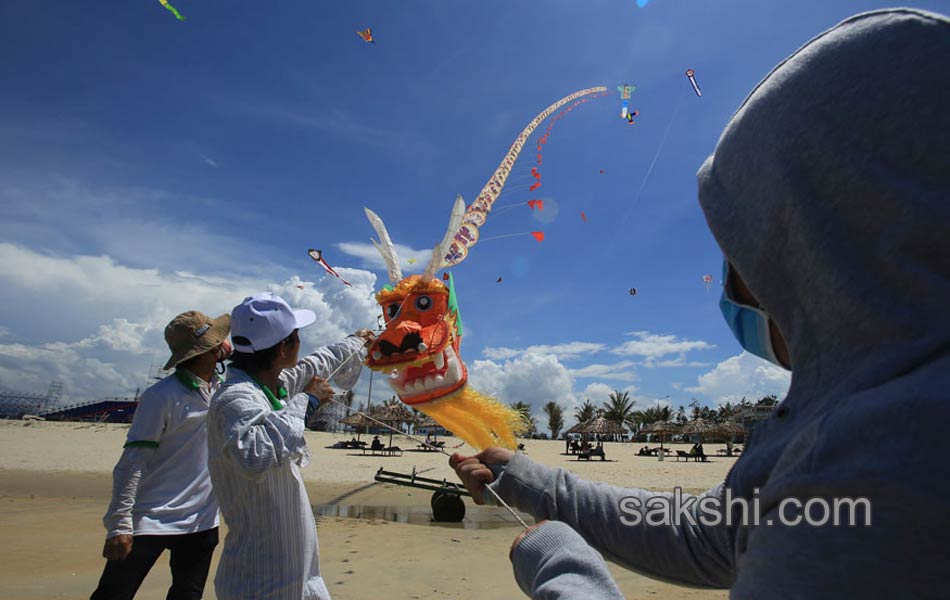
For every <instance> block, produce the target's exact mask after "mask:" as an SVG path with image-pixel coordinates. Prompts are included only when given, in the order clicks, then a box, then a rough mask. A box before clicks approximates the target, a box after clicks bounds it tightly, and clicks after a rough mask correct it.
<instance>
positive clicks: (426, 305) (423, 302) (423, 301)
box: [416, 296, 432, 310]
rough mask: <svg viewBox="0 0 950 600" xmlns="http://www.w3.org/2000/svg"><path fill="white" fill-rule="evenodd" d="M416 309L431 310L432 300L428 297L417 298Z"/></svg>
mask: <svg viewBox="0 0 950 600" xmlns="http://www.w3.org/2000/svg"><path fill="white" fill-rule="evenodd" d="M416 308H418V309H419V310H429V309H430V308H432V298H430V297H428V296H419V297H418V298H416Z"/></svg>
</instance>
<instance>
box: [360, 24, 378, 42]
mask: <svg viewBox="0 0 950 600" xmlns="http://www.w3.org/2000/svg"><path fill="white" fill-rule="evenodd" d="M356 35H358V36H360V37H361V38H363V41H364V42H366V43H369V44H375V43H376V40H374V39H373V28H372V27H367V28H366V29H364V30H363V31H357V32H356Z"/></svg>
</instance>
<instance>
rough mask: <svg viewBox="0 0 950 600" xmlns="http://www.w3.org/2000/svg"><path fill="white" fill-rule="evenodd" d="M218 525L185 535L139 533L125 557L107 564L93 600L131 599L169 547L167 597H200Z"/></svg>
mask: <svg viewBox="0 0 950 600" xmlns="http://www.w3.org/2000/svg"><path fill="white" fill-rule="evenodd" d="M217 545H218V528H217V527H215V528H214V529H209V530H207V531H199V532H198V533H187V534H184V535H137V536H135V537H134V538H133V541H132V552H131V553H130V554H129V555H128V556H127V557H125V559H124V560H110V561H108V562H107V563H106V568H105V570H103V571H102V577H101V578H100V579H99V587H98V588H96V591H95V592H93V593H92V598H91V599H90V600H132V598H133V597H134V596H135V592H137V591H138V589H139V586H140V585H142V581H143V580H145V576H146V575H148V572H149V570H150V569H151V568H152V565H154V564H155V561H156V560H158V557H159V556H160V555H161V554H162V552H164V551H165V550H166V549H167V550H169V551H170V552H171V559H170V561H169V562H170V563H171V569H172V586H171V588H169V589H168V596H166V600H199V599H200V598H201V594H202V592H203V591H204V588H205V580H207V579H208V569H209V568H210V567H211V554H212V553H213V552H214V547H215V546H217Z"/></svg>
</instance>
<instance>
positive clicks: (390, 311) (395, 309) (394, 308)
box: [386, 302, 399, 320]
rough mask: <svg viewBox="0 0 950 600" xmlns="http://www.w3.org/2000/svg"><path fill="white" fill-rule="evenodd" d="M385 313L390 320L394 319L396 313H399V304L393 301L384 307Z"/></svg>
mask: <svg viewBox="0 0 950 600" xmlns="http://www.w3.org/2000/svg"><path fill="white" fill-rule="evenodd" d="M386 314H387V315H388V316H389V318H390V320H392V319H395V318H396V315H398V314H399V305H398V304H396V303H395V302H393V303H392V304H390V305H389V306H387V307H386Z"/></svg>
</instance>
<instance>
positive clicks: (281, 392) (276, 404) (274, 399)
mask: <svg viewBox="0 0 950 600" xmlns="http://www.w3.org/2000/svg"><path fill="white" fill-rule="evenodd" d="M248 377H251V376H250V375H248ZM251 381H253V382H254V383H256V384H257V387H259V388H261V391H263V392H264V395H265V396H267V400H268V402H270V406H271V408H273V409H274V410H283V408H284V405H283V404H281V403H280V400H278V398H281V399H283V398H286V397H287V388H285V387H283V386H281V387H279V388H277V395H276V396H275V395H274V392H272V391H270V388H269V387H267V386H266V385H264V384H263V383H261V382H260V381H258V380H257V379H255V378H254V377H251Z"/></svg>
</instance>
